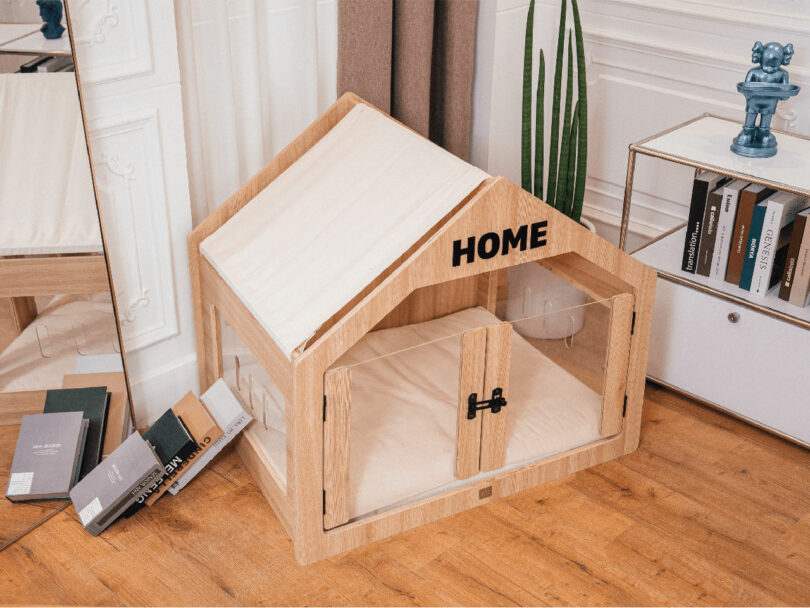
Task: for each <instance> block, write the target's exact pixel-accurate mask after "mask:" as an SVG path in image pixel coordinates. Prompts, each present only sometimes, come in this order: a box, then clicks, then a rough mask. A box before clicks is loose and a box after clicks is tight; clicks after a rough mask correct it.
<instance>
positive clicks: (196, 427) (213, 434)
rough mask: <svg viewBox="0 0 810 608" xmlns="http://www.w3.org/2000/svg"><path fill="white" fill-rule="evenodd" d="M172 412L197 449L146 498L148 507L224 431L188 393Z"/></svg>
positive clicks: (197, 400)
mask: <svg viewBox="0 0 810 608" xmlns="http://www.w3.org/2000/svg"><path fill="white" fill-rule="evenodd" d="M172 410H173V411H174V413H175V414H177V416H178V417H179V418H180V419H182V421H183V423H184V424H185V425H186V428H188V430H189V432H190V433H191V435H192V437H194V439H195V441H196V443H197V447H196V450H195V451H194V452H192V454H191V455H190V456H189V457H188V458H187V459H186V460H185V461H183V462H182V463H181V464H180V465H179V466H177V467H176V468H175V469H174V471H172V472H171V473H170V474H169V475H167V476H166V480H165V483H163V484H162V485H160V486H159V487H158V488H157V489H156V490H154V491H153V492H152V493H151V495H150V496H149V497H147V498H146V500H145V501H144V502H145V503H146V505H147V506H152V505H153V504H155V502H156V501H157V500H158V498H160V497H161V496H163V494H165V493H166V491H167V490H168V489H169V487H170V486H171V485H172V484H173V483H174V482H175V481H177V480H178V479H179V478H180V477H181V476H182V475H183V473H185V471H186V470H187V469H188V468H189V467H190V466H191V465H192V464H194V461H195V460H196V459H197V458H200V457H201V456H202V455H203V454H205V453H206V452H207V451H208V450H209V449H211V447H212V446H213V445H214V443H215V442H216V440H217V439H219V438H220V437H221V436H222V429H221V428H219V426H218V425H217V423H216V421H215V420H214V419H213V418H212V417H211V414H209V413H208V410H207V409H206V408H205V406H204V405H203V404H202V402H201V401H200V400H199V399H197V398H196V397H195V396H194V394H193V393H191V392H189V393H187V394H186V396H185V397H183V398H182V399H181V400H180V401H178V402H177V403H176V404H175V405H174V406H173V407H172Z"/></svg>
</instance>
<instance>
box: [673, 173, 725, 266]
mask: <svg viewBox="0 0 810 608" xmlns="http://www.w3.org/2000/svg"><path fill="white" fill-rule="evenodd" d="M726 179H727V178H725V177H723V176H722V175H718V174H717V173H711V172H708V171H707V172H704V173H701V174H700V175H698V176H697V177H695V180H694V182H692V201H691V203H690V204H689V219H688V223H687V225H686V238H685V240H684V244H683V260H682V261H681V270H683V271H684V272H691V273H692V274H694V273H695V270H696V269H697V261H698V251H699V249H700V237H701V235H702V233H703V216H704V214H705V212H706V199H707V198H708V196H709V192H711V191H712V190H714V189H715V188H717V186H719V185H720V182H721V181H722V180H726Z"/></svg>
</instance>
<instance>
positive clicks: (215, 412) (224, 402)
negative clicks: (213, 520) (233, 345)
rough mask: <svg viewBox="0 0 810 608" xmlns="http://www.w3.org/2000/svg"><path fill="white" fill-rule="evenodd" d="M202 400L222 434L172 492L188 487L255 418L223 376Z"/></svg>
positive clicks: (180, 479)
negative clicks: (245, 408) (247, 410)
mask: <svg viewBox="0 0 810 608" xmlns="http://www.w3.org/2000/svg"><path fill="white" fill-rule="evenodd" d="M200 400H201V401H202V402H203V404H204V405H205V407H206V408H207V409H208V411H209V412H210V413H211V415H212V416H213V417H214V420H215V421H216V423H217V425H219V427H220V428H221V429H222V436H221V437H220V438H219V439H217V440H216V441H214V445H213V446H212V447H211V448H210V449H209V450H207V451H206V452H204V453H203V454H201V455H200V456H199V457H197V458H195V459H194V462H193V463H192V464H191V465H190V466H189V467H188V470H186V472H185V473H183V474H182V475H181V476H180V477H179V478H178V479H177V481H175V482H174V483H173V484H172V485H171V487H170V488H169V492H171V493H172V494H177V493H178V492H179V491H180V490H182V489H183V488H184V487H186V486H187V485H188V483H189V482H190V481H191V480H192V479H194V477H196V476H197V474H198V473H199V472H200V471H202V470H203V469H204V468H205V466H206V465H207V464H208V463H209V462H211V460H213V458H214V456H216V455H217V454H219V453H220V452H221V451H222V449H223V448H224V447H225V446H226V445H228V444H229V443H230V442H231V440H232V439H233V438H234V437H236V436H237V435H238V434H239V433H240V432H241V431H242V429H243V428H245V427H246V426H247V425H248V424H249V423H250V421H251V420H253V417H252V416H251V415H250V414H248V413H247V412H246V411H245V410H244V408H243V407H242V404H241V403H239V401H238V400H237V399H236V397H234V395H233V393H232V392H231V389H230V388H228V385H227V384H225V381H224V380H223V379H222V378H220V379H219V380H217V381H216V382H215V383H214V384H213V385H212V386H211V388H209V389H208V390H207V391H205V393H203V394H202V396H201V397H200Z"/></svg>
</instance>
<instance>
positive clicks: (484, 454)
mask: <svg viewBox="0 0 810 608" xmlns="http://www.w3.org/2000/svg"><path fill="white" fill-rule="evenodd" d="M486 350H487V362H486V372H485V373H484V397H483V398H484V399H491V398H492V391H493V389H495V388H497V387H500V388H501V389H503V396H504V397H505V398H506V400H507V402H508V401H509V363H510V360H511V351H512V324H511V323H498V324H496V325H490V326H489V327H487V349H486ZM508 412H509V407H508V406H507V407H505V408H501V411H500V412H498V413H497V414H493V413H492V411H491V410H482V412H481V414H483V417H482V419H481V464H480V468H481V470H482V471H492V470H494V469H499V468H501V467H502V466H503V463H504V458H505V455H506V416H507V415H508Z"/></svg>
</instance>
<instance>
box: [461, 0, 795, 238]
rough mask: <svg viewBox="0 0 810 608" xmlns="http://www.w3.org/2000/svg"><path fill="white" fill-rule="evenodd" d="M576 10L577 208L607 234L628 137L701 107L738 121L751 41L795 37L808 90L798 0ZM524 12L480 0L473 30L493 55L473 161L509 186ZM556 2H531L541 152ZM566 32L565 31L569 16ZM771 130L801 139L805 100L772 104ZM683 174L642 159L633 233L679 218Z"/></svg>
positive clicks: (485, 75)
mask: <svg viewBox="0 0 810 608" xmlns="http://www.w3.org/2000/svg"><path fill="white" fill-rule="evenodd" d="M579 5H580V13H581V16H582V24H583V35H584V39H585V51H586V61H587V69H588V111H589V121H588V127H589V128H588V135H589V146H588V148H589V151H588V180H587V187H586V198H585V204H584V212H585V215H587V216H589V217H591V219H596V220H597V221H598V222H599V223H601V224H602V225H604V226H608V227H614V225H617V222H618V218H619V217H620V215H621V208H622V201H623V194H624V183H625V175H626V170H627V158H628V145H629V144H630V143H631V142H633V141H636V140H639V139H641V138H643V137H647V136H649V135H652V134H654V133H656V132H658V131H662V130H664V129H666V128H669V127H671V126H674V125H676V124H678V123H679V122H683V121H685V120H688V119H690V118H693V117H695V116H698V115H700V114H703V113H705V112H711V113H714V114H718V115H721V116H726V117H729V118H734V119H738V120H741V119H742V118H743V116H744V109H745V101H744V99H743V98H742V96H741V95H740V94H739V93H737V91H736V83H737V82H739V81H741V80H742V79H743V78H744V77H745V74H746V73H747V71H748V70H749V69H750V68H751V67H752V64H751V62H750V58H751V54H750V49H751V46H752V45H753V43H754V42H755V41H756V40H758V39H759V40H762V41H763V42H767V41H770V40H779V41H781V42H783V43H787V42H793V43H794V45H795V46H796V49H797V52H796V55H795V56H794V58H793V62H792V63H791V65H790V66H789V68H788V70H789V72H790V75H791V81H792V82H795V83H796V84H799V85H800V86H802V87H804V88H810V18H809V17H810V15H809V14H808V13H807V11H806V3H802V2H799V1H798V0H786V1H785V2H782V3H779V5H778V6H776V7H775V8H776V11H773V10H770V9H771V8H772V7H770V6H768V7H767V8H763V6H762V5H761V3H760V2H756V1H755V0H738V1H736V2H732V1H731V0H728V1H727V2H724V1H722V0H708V1H702V0H658V1H656V2H649V1H648V0H579ZM802 5H804V6H805V10H804V12H801V10H800V9H801V6H802ZM528 6H529V0H481V7H480V8H479V23H478V31H479V32H485V33H486V32H492V34H491V35H490V37H489V38H486V37H485V38H484V39H483V40H484V44H485V47H482V48H479V49H478V50H479V51H480V54H482V55H486V54H488V55H489V57H491V59H489V58H488V60H486V61H485V60H480V61H479V59H478V58H477V59H476V80H475V86H476V87H477V89H474V90H476V93H475V96H474V106H473V159H474V161H475V162H476V164H478V165H479V166H481V167H482V168H484V169H486V170H488V171H489V172H491V173H494V174H499V175H504V176H506V177H508V178H509V179H511V180H513V181H516V182H519V179H520V129H521V125H520V122H521V119H520V115H521V108H520V104H521V90H522V69H523V40H524V29H525V23H526V16H527V11H528ZM559 6H560V4H559V0H537V2H536V4H535V23H534V44H535V58H536V56H537V54H538V53H539V48H541V47H542V48H543V49H544V50H545V52H546V87H545V90H546V120H547V121H548V122H547V124H546V145H548V138H549V132H550V129H549V126H550V125H549V123H550V107H551V92H552V82H553V72H554V52H555V48H556V38H557V26H558V20H559ZM794 10H795V12H792V11H794ZM566 27H567V28H569V27H572V20H571V14H570V11H569V16H568V23H567V26H566ZM490 38H491V39H490ZM480 44H481V42H479V45H480ZM802 49H805V51H804V52H802ZM535 69H536V65H535ZM535 86H536V85H535ZM774 125H775V126H776V127H777V128H780V129H787V130H792V131H794V132H797V133H803V134H808V133H810V96H808V95H800V96H797V97H796V98H794V99H792V100H790V101H789V102H787V103H782V104H780V106H779V109H778V112H777V117H776V118H775V120H774ZM476 142H478V143H476ZM729 143H730V142H729ZM546 167H548V162H546ZM691 177H692V172H691V170H684V167H677V166H673V165H672V164H670V163H665V162H664V161H658V160H655V161H654V160H652V159H648V158H643V157H640V160H639V165H638V166H637V170H636V181H635V188H634V205H633V212H632V215H631V218H630V230H631V232H635V233H636V236H638V237H639V238H641V237H649V236H652V235H653V234H654V233H656V232H661V231H664V230H667V229H669V228H671V227H673V226H674V225H677V224H678V223H681V222H682V221H683V220H685V218H686V214H687V213H688V206H689V198H690V190H691ZM545 182H546V183H547V182H548V179H547V178H546V180H545ZM613 234H616V235H617V233H616V232H615V231H613V232H611V235H613Z"/></svg>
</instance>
